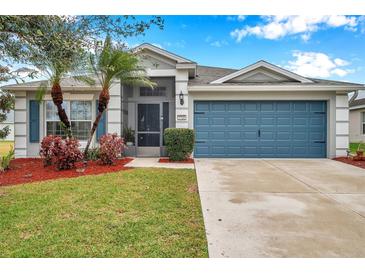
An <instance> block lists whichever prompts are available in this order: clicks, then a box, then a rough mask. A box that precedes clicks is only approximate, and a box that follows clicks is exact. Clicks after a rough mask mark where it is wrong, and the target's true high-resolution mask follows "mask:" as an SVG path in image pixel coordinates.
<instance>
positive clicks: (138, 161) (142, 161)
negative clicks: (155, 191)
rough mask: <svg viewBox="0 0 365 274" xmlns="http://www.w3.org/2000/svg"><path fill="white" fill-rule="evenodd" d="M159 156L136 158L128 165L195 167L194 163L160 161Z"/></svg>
mask: <svg viewBox="0 0 365 274" xmlns="http://www.w3.org/2000/svg"><path fill="white" fill-rule="evenodd" d="M158 160H159V158H134V159H133V161H132V162H129V163H128V164H126V165H125V166H126V167H160V168H188V169H194V168H195V167H194V164H181V163H159V162H158Z"/></svg>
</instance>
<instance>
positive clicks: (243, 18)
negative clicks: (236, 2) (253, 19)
mask: <svg viewBox="0 0 365 274" xmlns="http://www.w3.org/2000/svg"><path fill="white" fill-rule="evenodd" d="M245 19H246V16H244V15H238V16H237V20H238V21H241V22H242V21H244V20H245Z"/></svg>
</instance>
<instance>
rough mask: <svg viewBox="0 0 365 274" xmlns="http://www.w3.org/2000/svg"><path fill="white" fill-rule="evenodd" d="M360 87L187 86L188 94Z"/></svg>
mask: <svg viewBox="0 0 365 274" xmlns="http://www.w3.org/2000/svg"><path fill="white" fill-rule="evenodd" d="M360 88H361V87H358V86H324V85H313V86H310V87H308V86H302V85H292V86H267V85H266V86H265V85H261V86H260V85H256V86H240V85H234V86H225V85H219V86H218V85H216V86H215V85H201V86H188V90H189V92H190V91H192V92H194V91H203V92H214V91H293V92H296V91H333V92H336V91H343V92H347V93H349V92H353V91H354V90H358V89H360Z"/></svg>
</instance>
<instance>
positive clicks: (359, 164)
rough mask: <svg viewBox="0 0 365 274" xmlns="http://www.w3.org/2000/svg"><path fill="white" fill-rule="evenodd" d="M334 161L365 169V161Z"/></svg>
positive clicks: (338, 159) (342, 158) (337, 159)
mask: <svg viewBox="0 0 365 274" xmlns="http://www.w3.org/2000/svg"><path fill="white" fill-rule="evenodd" d="M333 160H335V161H340V162H342V163H345V164H349V165H353V166H357V167H361V168H365V161H364V160H362V161H355V160H353V159H351V158H347V157H338V158H334V159H333Z"/></svg>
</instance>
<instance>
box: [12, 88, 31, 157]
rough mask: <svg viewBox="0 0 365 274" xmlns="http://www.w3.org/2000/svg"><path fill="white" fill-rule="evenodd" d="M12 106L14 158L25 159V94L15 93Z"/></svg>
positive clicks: (23, 92) (21, 92)
mask: <svg viewBox="0 0 365 274" xmlns="http://www.w3.org/2000/svg"><path fill="white" fill-rule="evenodd" d="M14 95H15V106H14V150H15V157H16V158H22V157H27V132H28V130H27V97H26V96H27V93H26V92H25V91H16V92H14Z"/></svg>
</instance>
